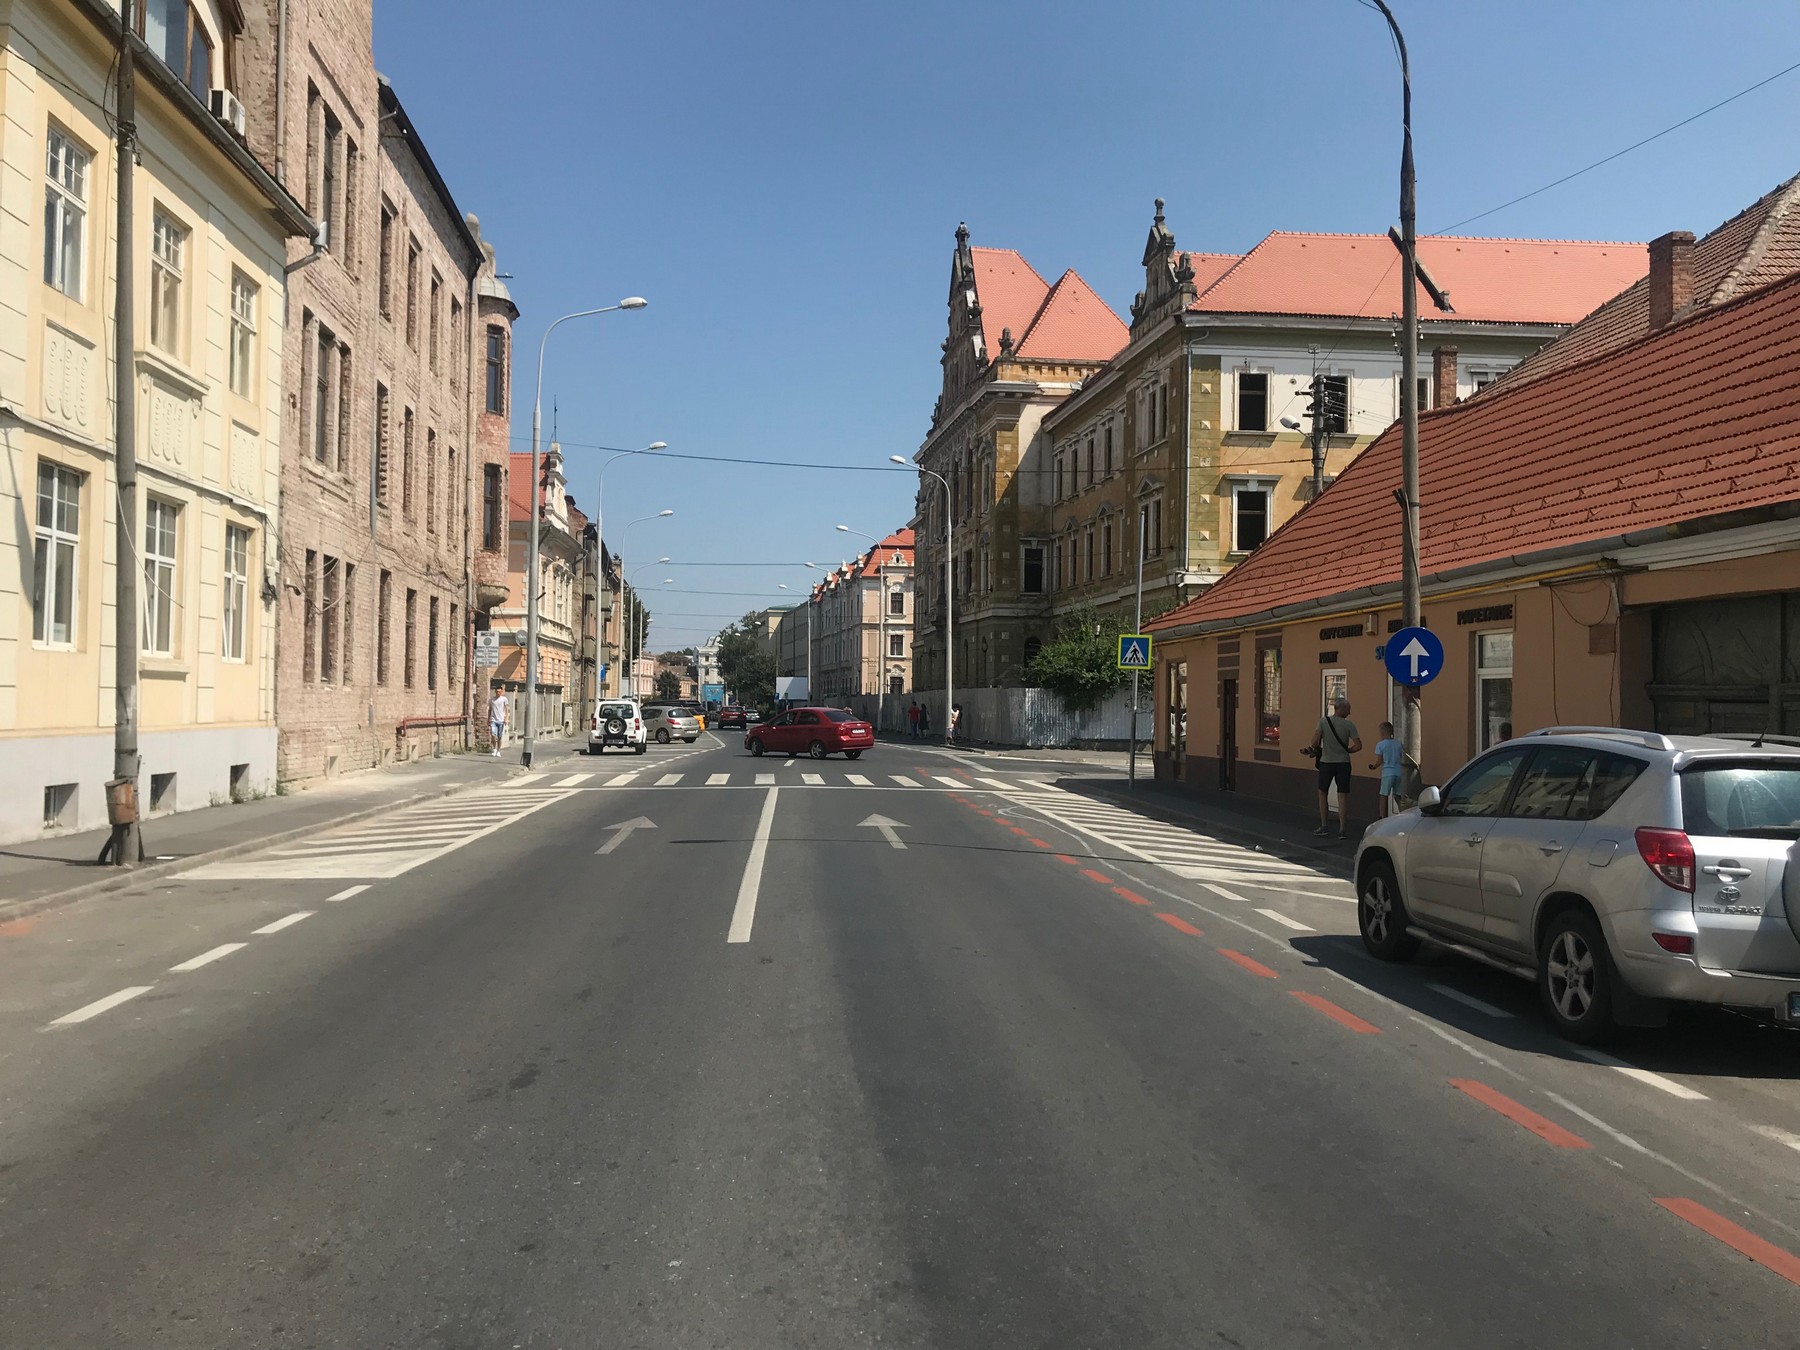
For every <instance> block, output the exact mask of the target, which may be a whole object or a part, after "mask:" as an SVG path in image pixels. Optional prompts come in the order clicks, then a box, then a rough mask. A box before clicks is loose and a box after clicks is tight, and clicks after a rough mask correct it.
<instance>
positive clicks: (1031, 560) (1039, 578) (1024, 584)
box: [895, 544, 1044, 613]
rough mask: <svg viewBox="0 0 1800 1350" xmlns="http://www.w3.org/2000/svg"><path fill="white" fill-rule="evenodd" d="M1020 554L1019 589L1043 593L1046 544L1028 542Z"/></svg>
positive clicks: (1031, 592) (1028, 593)
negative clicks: (1021, 565) (1021, 567)
mask: <svg viewBox="0 0 1800 1350" xmlns="http://www.w3.org/2000/svg"><path fill="white" fill-rule="evenodd" d="M1019 556H1020V558H1021V559H1023V561H1024V576H1023V579H1022V581H1021V583H1020V586H1019V589H1020V590H1021V591H1023V592H1024V593H1025V594H1026V595H1042V594H1043V593H1044V546H1043V545H1042V544H1027V545H1025V546H1024V548H1022V549H1020V550H1019ZM896 594H898V592H896ZM895 612H896V613H898V612H899V611H895Z"/></svg>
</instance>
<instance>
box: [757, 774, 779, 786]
mask: <svg viewBox="0 0 1800 1350" xmlns="http://www.w3.org/2000/svg"><path fill="white" fill-rule="evenodd" d="M756 786H758V787H774V786H775V775H774V774H772V773H759V774H757V775H756Z"/></svg>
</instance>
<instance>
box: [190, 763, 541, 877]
mask: <svg viewBox="0 0 1800 1350" xmlns="http://www.w3.org/2000/svg"><path fill="white" fill-rule="evenodd" d="M542 776H543V775H532V774H526V775H524V776H522V777H520V778H515V779H513V780H512V781H511V782H510V783H508V784H507V785H506V786H504V787H493V788H485V789H482V790H480V791H476V792H469V793H464V794H461V795H458V796H456V797H453V798H440V799H438V800H436V801H432V802H422V803H420V804H419V805H417V806H410V807H404V808H402V809H400V810H398V811H394V812H391V813H389V814H386V815H383V816H381V817H379V818H378V819H374V820H368V821H362V822H358V823H354V824H349V825H343V826H340V827H338V828H337V829H334V830H326V831H323V832H322V833H319V834H316V835H312V836H309V837H308V838H306V839H303V840H299V841H296V842H294V843H291V844H282V845H277V846H276V847H274V848H269V849H265V850H263V851H262V852H260V853H254V854H250V855H248V856H246V857H242V858H227V859H224V860H222V861H219V862H215V863H207V864H205V865H203V866H200V867H196V868H194V869H193V870H192V871H189V872H183V873H181V874H180V879H182V880H186V881H299V880H316V879H327V878H328V879H337V878H340V877H341V878H386V877H397V876H399V875H400V874H401V873H402V872H408V871H411V870H412V869H413V868H415V867H418V866H419V865H420V864H422V863H427V862H430V861H431V860H432V859H434V858H440V857H442V856H443V855H444V854H446V853H450V852H453V851H455V850H456V849H459V848H462V847H463V846H464V845H465V844H471V843H473V842H474V841H475V840H477V839H480V838H482V837H483V836H485V835H489V834H492V833H493V832H494V831H496V830H500V829H504V828H505V827H506V826H508V825H511V824H513V823H514V822H515V821H519V820H523V819H524V818H525V817H526V816H529V815H531V814H533V813H534V812H537V811H541V810H543V809H544V808H545V807H546V806H553V805H555V804H556V803H557V802H560V801H566V800H567V799H568V798H569V797H570V796H571V795H573V792H572V789H570V788H565V787H560V786H545V787H534V786H531V785H529V783H528V782H527V780H528V779H531V778H533V777H539V778H541V777H542ZM521 784H525V785H524V786H521ZM338 898H339V897H338V896H333V897H332V899H338Z"/></svg>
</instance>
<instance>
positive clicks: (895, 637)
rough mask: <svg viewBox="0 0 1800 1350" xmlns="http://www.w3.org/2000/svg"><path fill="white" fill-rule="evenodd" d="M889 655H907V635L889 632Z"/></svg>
mask: <svg viewBox="0 0 1800 1350" xmlns="http://www.w3.org/2000/svg"><path fill="white" fill-rule="evenodd" d="M888 655H889V656H905V655H906V637H905V635H904V634H901V633H889V634H888Z"/></svg>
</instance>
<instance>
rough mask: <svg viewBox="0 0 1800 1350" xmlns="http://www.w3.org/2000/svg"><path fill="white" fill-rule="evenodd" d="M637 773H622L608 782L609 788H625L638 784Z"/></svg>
mask: <svg viewBox="0 0 1800 1350" xmlns="http://www.w3.org/2000/svg"><path fill="white" fill-rule="evenodd" d="M637 779H638V776H637V775H636V774H635V773H622V774H618V775H616V776H614V777H612V778H609V779H607V780H606V786H607V787H624V786H625V785H626V784H627V783H635V782H637Z"/></svg>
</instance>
